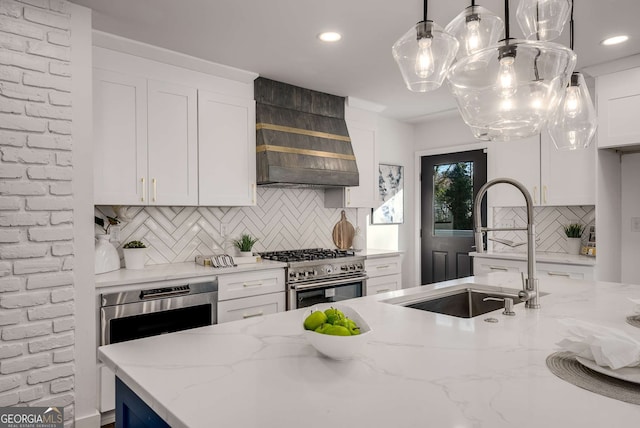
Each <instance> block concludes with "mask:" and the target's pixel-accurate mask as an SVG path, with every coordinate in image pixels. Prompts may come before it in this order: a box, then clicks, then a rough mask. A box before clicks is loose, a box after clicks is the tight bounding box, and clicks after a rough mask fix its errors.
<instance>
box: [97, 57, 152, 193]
mask: <svg viewBox="0 0 640 428" xmlns="http://www.w3.org/2000/svg"><path fill="white" fill-rule="evenodd" d="M93 142H94V144H93V186H94V202H95V204H96V205H145V204H146V203H147V194H146V185H147V182H146V181H147V83H146V80H145V79H143V78H140V77H135V76H129V75H126V74H121V73H115V72H112V71H107V70H102V69H97V68H95V69H93Z"/></svg>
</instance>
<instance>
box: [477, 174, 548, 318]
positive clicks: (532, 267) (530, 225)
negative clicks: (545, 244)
mask: <svg viewBox="0 0 640 428" xmlns="http://www.w3.org/2000/svg"><path fill="white" fill-rule="evenodd" d="M501 183H504V184H510V185H512V186H514V187H515V188H516V189H518V190H519V191H520V193H522V195H523V196H524V200H525V203H526V206H527V228H526V229H523V228H489V227H482V219H481V217H480V212H481V210H480V206H481V205H482V199H483V197H484V195H485V194H486V193H487V190H488V189H489V188H490V187H491V186H495V185H496V184H501ZM473 216H474V218H475V229H474V236H475V241H476V251H477V252H479V253H482V252H484V243H483V241H482V234H483V233H484V232H491V231H497V230H526V231H527V278H526V280H525V279H523V284H522V287H523V290H522V291H521V292H520V298H522V299H523V300H526V303H525V307H527V308H533V309H539V308H540V302H539V298H540V295H539V292H538V279H537V278H536V232H535V224H534V220H533V199H532V198H531V194H530V193H529V191H528V190H527V188H526V187H524V185H522V183H520V182H519V181H516V180H513V179H511V178H496V179H493V180H491V181H488V182H487V183H485V184H484V185H483V186H482V187H481V188H480V190H479V191H478V194H477V195H476V199H475V203H474V205H473Z"/></svg>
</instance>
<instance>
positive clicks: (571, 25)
mask: <svg viewBox="0 0 640 428" xmlns="http://www.w3.org/2000/svg"><path fill="white" fill-rule="evenodd" d="M574 3H575V0H571V19H570V21H569V47H570V48H571V50H573V4H574Z"/></svg>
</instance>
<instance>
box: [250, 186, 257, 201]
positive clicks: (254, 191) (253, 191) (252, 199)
mask: <svg viewBox="0 0 640 428" xmlns="http://www.w3.org/2000/svg"><path fill="white" fill-rule="evenodd" d="M251 203H252V204H255V203H256V183H251Z"/></svg>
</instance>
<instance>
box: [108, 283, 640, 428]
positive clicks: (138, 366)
mask: <svg viewBox="0 0 640 428" xmlns="http://www.w3.org/2000/svg"><path fill="white" fill-rule="evenodd" d="M465 282H471V283H476V284H483V285H491V286H501V287H509V288H514V289H518V288H520V278H519V276H517V275H513V274H506V273H492V274H489V275H485V276H476V277H472V278H465V279H461V280H454V281H448V282H445V283H439V284H434V285H432V286H424V287H416V288H412V289H405V290H397V291H394V292H391V293H387V294H384V295H377V296H370V297H363V298H359V299H353V300H350V301H348V302H345V303H346V304H348V305H349V306H351V307H353V308H354V309H356V310H357V311H358V312H359V313H360V314H361V315H362V316H363V317H364V318H365V319H366V320H367V321H368V323H369V325H370V326H371V328H372V330H373V331H372V333H371V335H370V336H371V337H370V340H369V341H368V343H367V344H366V345H365V346H364V347H363V349H362V350H361V352H360V353H359V354H358V355H357V356H356V357H355V358H354V359H352V360H348V361H334V360H331V359H328V358H325V357H323V356H322V355H320V354H319V353H318V352H317V351H316V350H315V349H314V348H313V347H312V346H311V345H310V344H309V343H307V341H306V339H305V337H304V335H303V332H302V326H301V324H302V315H303V312H304V310H298V311H290V312H285V313H279V314H274V315H270V316H266V317H260V318H253V319H247V320H244V321H238V322H231V323H226V324H220V325H214V326H208V327H202V328H198V329H193V330H188V331H183V332H178V333H172V334H168V335H162V336H154V337H150V338H145V339H140V340H135V341H130V342H123V343H119V344H115V345H109V346H106V347H101V348H100V349H99V358H100V359H101V360H102V361H103V362H104V363H105V364H106V365H107V366H109V367H110V368H111V369H112V370H113V371H114V372H115V373H116V375H117V376H118V377H119V378H120V379H121V380H122V381H123V382H124V384H126V385H127V386H128V388H130V389H131V390H132V391H133V392H134V393H135V394H136V395H137V396H138V397H140V398H141V399H142V400H144V402H145V403H146V404H148V405H149V406H150V407H151V409H152V410H153V411H154V412H156V413H157V414H158V415H159V416H160V417H161V418H162V419H163V420H165V421H166V422H167V423H168V424H169V425H170V426H172V427H212V426H218V427H258V426H260V427H303V426H304V427H305V428H313V427H322V428H326V427H327V426H335V427H384V426H395V427H438V428H443V427H456V428H462V427H491V428H495V427H518V428H522V427H543V426H544V427H613V426H615V427H627V426H637V424H638V421H640V406H637V405H633V404H628V403H624V402H622V401H617V400H614V399H610V398H606V397H604V396H601V395H598V394H595V393H592V392H589V391H586V390H583V389H580V388H578V387H576V386H574V385H572V384H570V383H567V382H565V381H563V380H561V379H559V378H557V377H556V376H554V375H553V374H552V373H551V372H550V371H549V370H548V369H547V367H546V364H545V359H546V358H547V356H548V355H550V354H552V353H553V352H555V351H557V350H558V347H557V346H556V345H555V344H556V343H557V342H559V341H560V340H561V339H562V338H563V337H565V335H566V330H565V328H564V327H563V326H562V325H561V324H560V323H559V322H558V320H559V319H562V318H576V319H581V320H586V321H590V322H594V323H598V324H600V325H605V326H609V327H615V328H618V329H620V330H624V331H625V332H627V333H628V334H630V335H632V336H634V337H636V338H638V339H640V329H638V328H636V327H633V326H631V325H628V324H627V323H626V322H625V318H626V316H627V315H631V314H632V313H633V310H634V304H633V303H632V302H631V301H630V300H629V298H640V286H639V285H628V284H615V283H606V282H594V281H576V280H569V279H563V278H548V279H545V280H544V281H541V283H540V289H541V291H543V292H545V293H549V294H548V295H545V296H543V297H542V298H541V305H542V308H541V309H540V310H533V309H525V308H524V305H523V304H518V305H516V306H515V312H516V314H517V315H516V316H515V317H507V316H503V315H501V312H502V311H501V310H497V311H494V312H490V313H488V314H485V315H480V316H478V317H475V318H471V319H462V318H455V317H451V316H447V315H440V314H435V313H430V312H425V311H420V310H416V309H411V308H406V307H402V306H398V305H393V304H389V303H385V302H382V301H381V300H387V299H389V298H398V297H401V296H405V295H412V294H419V293H424V292H425V291H427V290H428V289H430V288H443V287H449V286H454V285H457V284H462V283H465ZM489 317H492V318H496V319H498V322H497V323H488V322H485V321H484V320H485V319H486V318H489ZM639 393H640V387H639Z"/></svg>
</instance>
